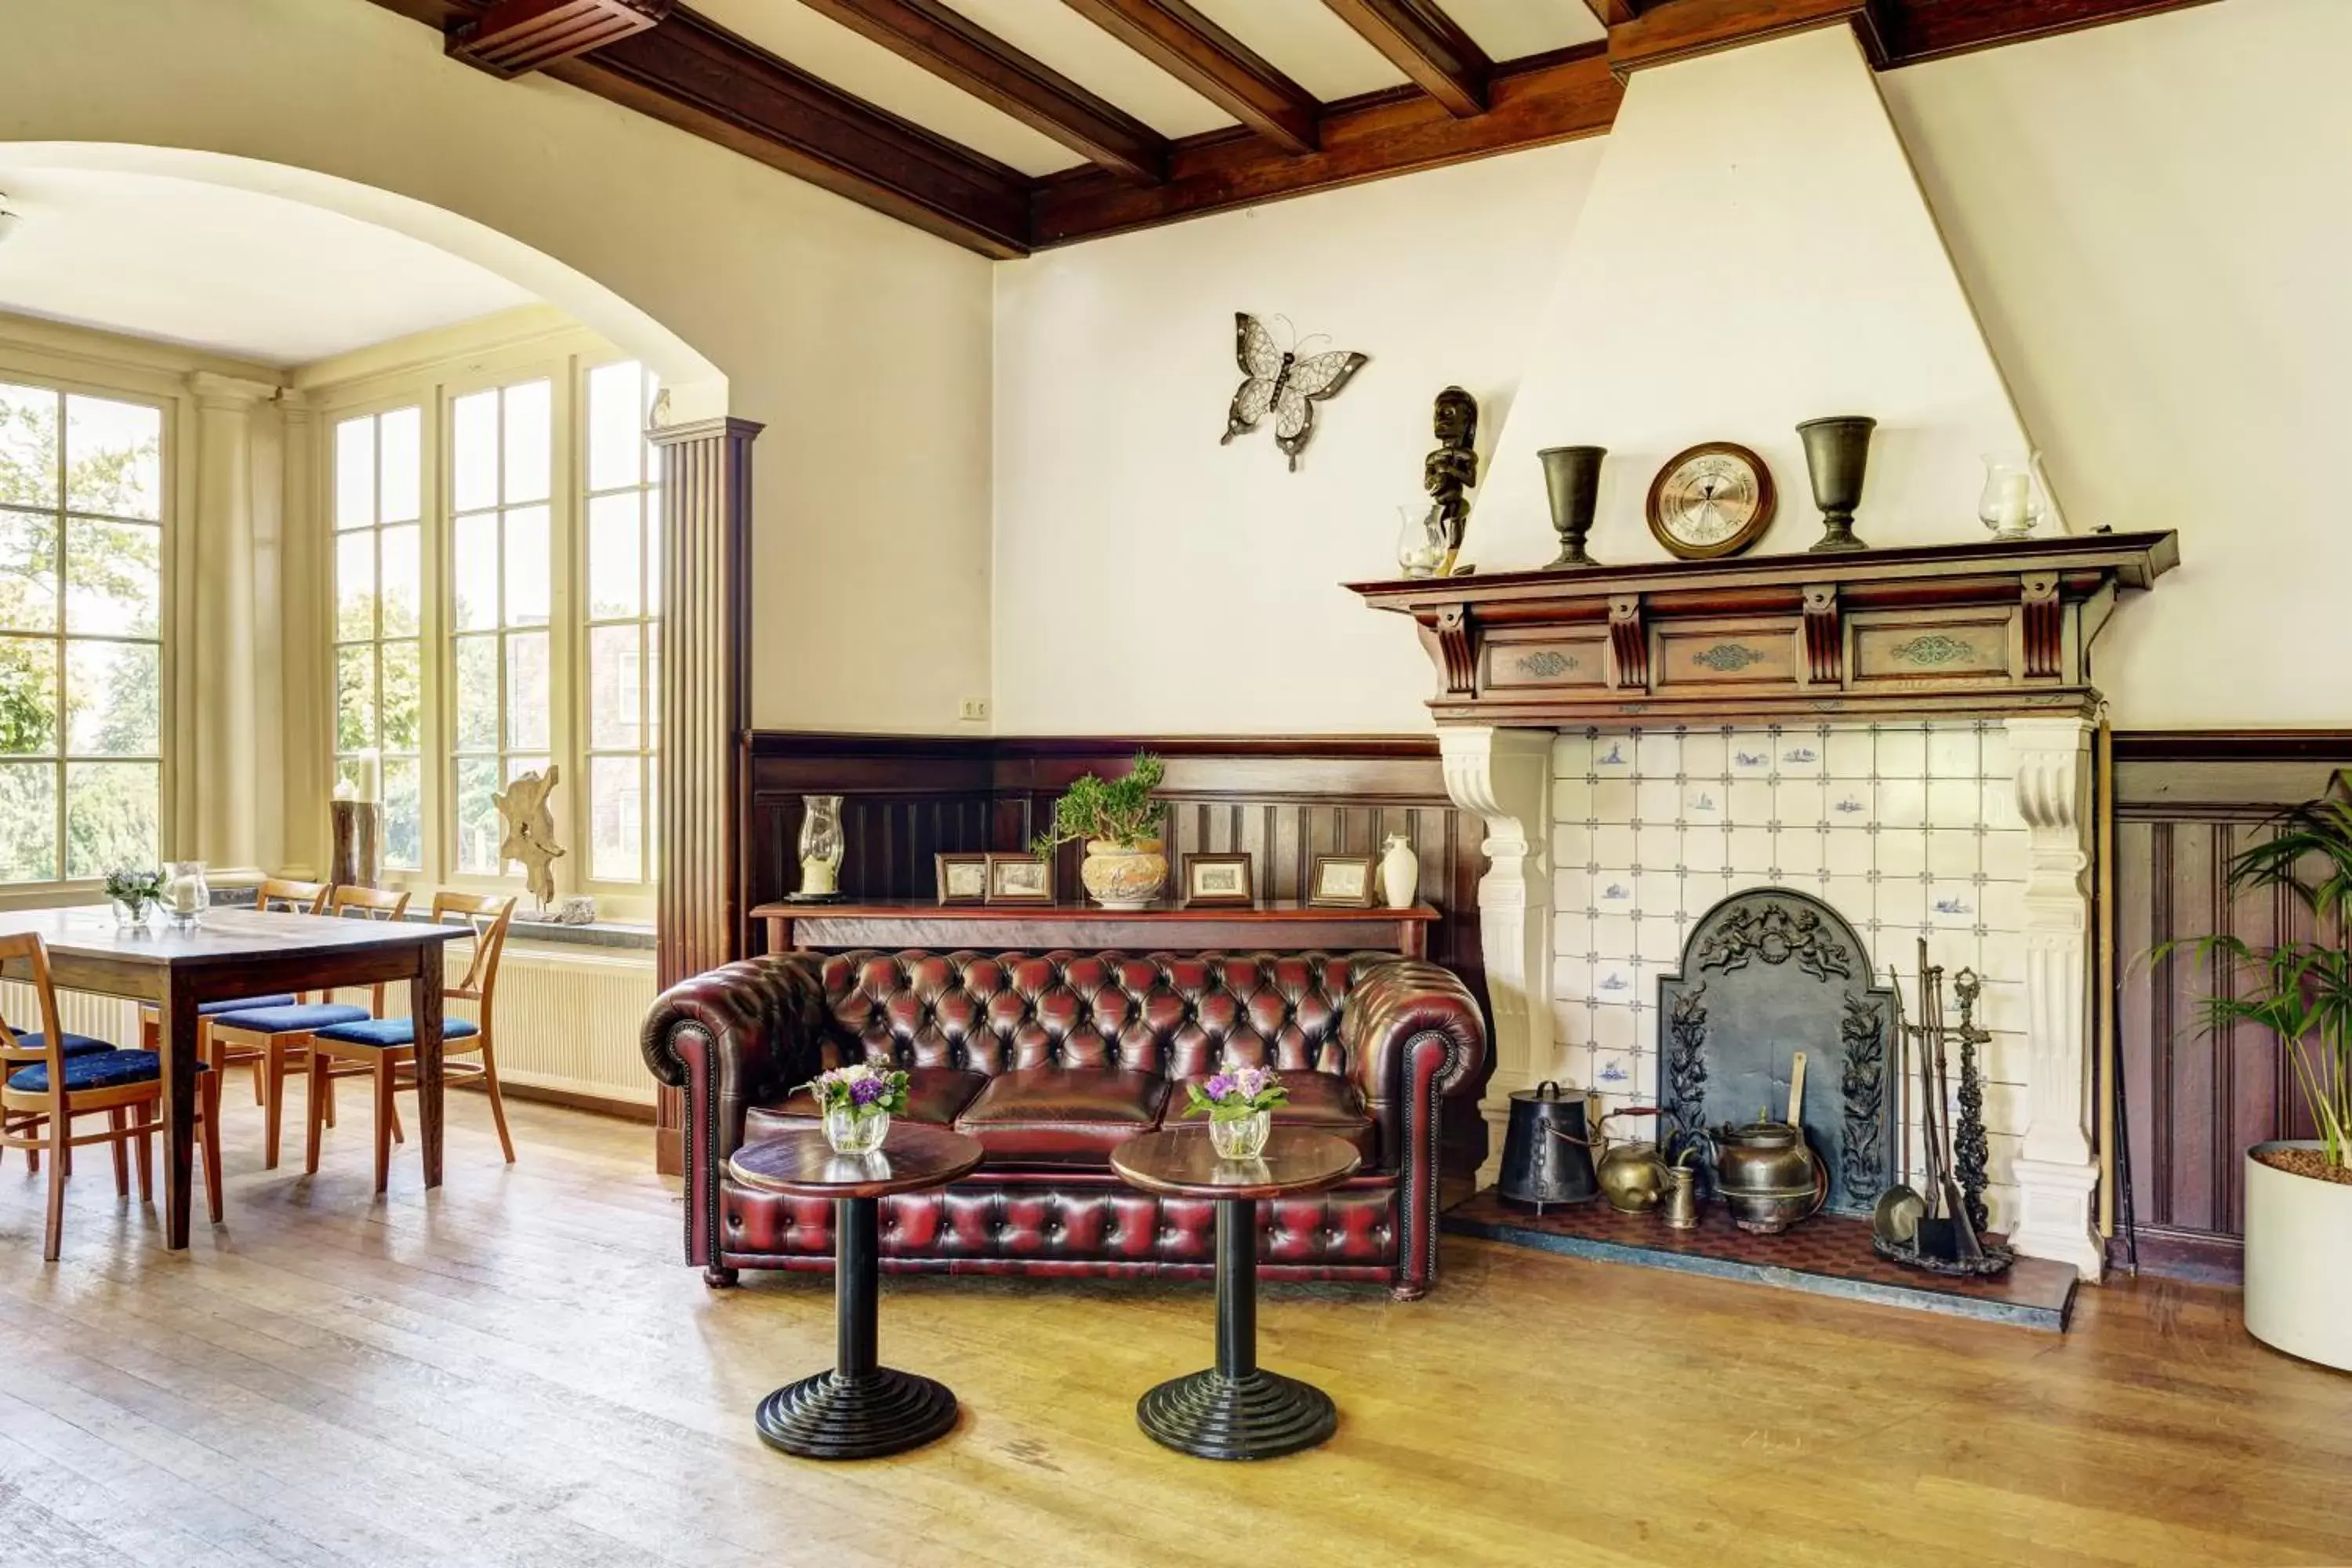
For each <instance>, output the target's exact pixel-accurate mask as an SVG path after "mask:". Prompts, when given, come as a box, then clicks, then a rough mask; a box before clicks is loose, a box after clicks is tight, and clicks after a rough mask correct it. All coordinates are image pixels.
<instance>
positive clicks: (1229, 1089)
mask: <svg viewBox="0 0 2352 1568" xmlns="http://www.w3.org/2000/svg"><path fill="white" fill-rule="evenodd" d="M1184 1092H1185V1094H1186V1095H1187V1096H1188V1097H1189V1098H1190V1099H1191V1100H1192V1105H1191V1107H1190V1108H1189V1112H1188V1113H1189V1114H1191V1115H1193V1116H1206V1117H1207V1118H1208V1119H1209V1142H1212V1143H1213V1144H1215V1145H1216V1149H1217V1152H1218V1153H1219V1154H1222V1155H1223V1156H1224V1157H1225V1158H1227V1159H1229V1160H1254V1159H1255V1158H1257V1156H1258V1154H1259V1152H1260V1151H1262V1150H1264V1149H1265V1140H1266V1137H1267V1134H1268V1133H1270V1132H1271V1131H1273V1128H1274V1108H1275V1107H1276V1106H1277V1105H1280V1104H1281V1103H1282V1102H1283V1101H1285V1100H1288V1099H1289V1098H1290V1091H1289V1090H1288V1089H1285V1088H1283V1087H1282V1079H1280V1077H1278V1076H1277V1075H1276V1073H1275V1070H1274V1069H1273V1068H1259V1067H1239V1068H1225V1069H1223V1071H1220V1072H1217V1073H1213V1074H1212V1075H1211V1076H1210V1078H1209V1079H1208V1080H1207V1081H1206V1082H1204V1083H1187V1084H1186V1085H1185V1086H1184Z"/></svg>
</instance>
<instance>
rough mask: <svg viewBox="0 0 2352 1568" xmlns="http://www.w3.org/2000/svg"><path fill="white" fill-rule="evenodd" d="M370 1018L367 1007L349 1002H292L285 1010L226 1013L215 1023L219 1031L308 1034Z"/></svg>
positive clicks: (271, 1008)
mask: <svg viewBox="0 0 2352 1568" xmlns="http://www.w3.org/2000/svg"><path fill="white" fill-rule="evenodd" d="M366 1016H368V1010H367V1009H366V1008H364V1007H354V1006H352V1005H351V1004H350V1003H348V1002H310V1003H304V1004H300V1005H296V1004H295V1003H293V1002H290V1001H289V1003H287V1004H286V1005H284V1006H282V1007H256V1008H254V1009H253V1010H252V1011H250V1012H246V1013H223V1014H221V1015H220V1016H218V1017H215V1019H214V1020H213V1027H215V1028H216V1029H250V1030H252V1031H253V1032H254V1033H255V1034H257V1035H308V1034H311V1033H313V1032H315V1031H317V1030H320V1029H323V1028H325V1027H326V1026H328V1025H330V1024H351V1023H356V1022H358V1021H359V1020H360V1019H362V1018H364V1017H366Z"/></svg>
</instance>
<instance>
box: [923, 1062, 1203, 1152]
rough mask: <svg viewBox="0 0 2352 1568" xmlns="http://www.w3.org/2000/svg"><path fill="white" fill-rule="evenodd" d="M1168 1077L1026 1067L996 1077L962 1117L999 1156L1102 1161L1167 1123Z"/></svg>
mask: <svg viewBox="0 0 2352 1568" xmlns="http://www.w3.org/2000/svg"><path fill="white" fill-rule="evenodd" d="M1167 1103H1168V1080H1167V1079H1164V1078H1161V1077H1160V1075H1159V1074H1158V1073H1149V1072H1127V1071H1122V1070H1120V1069H1118V1068H1055V1067H1040V1068H1019V1069H1017V1070H1015V1071H1013V1072H1008V1073H1001V1074H999V1075H998V1076H996V1077H995V1078H993V1079H990V1080H989V1084H988V1087H987V1088H986V1089H982V1090H981V1092H980V1098H979V1099H978V1100H973V1101H972V1102H971V1105H969V1106H967V1107H966V1108H965V1109H964V1112H963V1114H962V1115H961V1116H959V1117H957V1118H956V1121H955V1130H956V1131H959V1132H961V1133H963V1134H964V1135H965V1136H967V1137H970V1138H975V1139H977V1140H979V1142H980V1146H981V1147H982V1148H983V1149H985V1150H987V1151H988V1156H989V1158H990V1159H992V1160H999V1161H1005V1162H1009V1163H1023V1164H1033V1165H1103V1164H1108V1163H1109V1162H1110V1152H1111V1151H1112V1150H1113V1149H1116V1148H1118V1146H1119V1145H1120V1144H1121V1143H1124V1142H1127V1141H1128V1140H1129V1139H1130V1138H1134V1137H1138V1136H1139V1135H1141V1134H1142V1133H1146V1132H1150V1131H1152V1130H1153V1129H1154V1128H1156V1127H1158V1126H1159V1125H1160V1111H1161V1110H1162V1109H1163V1108H1164V1107H1165V1106H1166V1105H1167Z"/></svg>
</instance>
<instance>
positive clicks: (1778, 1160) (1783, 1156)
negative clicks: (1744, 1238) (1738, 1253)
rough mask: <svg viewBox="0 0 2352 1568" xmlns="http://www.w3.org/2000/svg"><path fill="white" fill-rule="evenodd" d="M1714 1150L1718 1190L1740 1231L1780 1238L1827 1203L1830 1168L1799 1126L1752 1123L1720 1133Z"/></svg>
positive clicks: (1781, 1123)
mask: <svg viewBox="0 0 2352 1568" xmlns="http://www.w3.org/2000/svg"><path fill="white" fill-rule="evenodd" d="M1715 1147H1716V1157H1715V1173H1716V1189H1717V1191H1718V1192H1720V1193H1721V1194H1723V1201H1724V1203H1725V1205H1727V1206H1728V1207H1729V1208H1730V1210H1731V1219H1732V1223H1733V1224H1735V1225H1737V1226H1739V1228H1740V1229H1742V1230H1748V1231H1754V1232H1756V1233H1758V1234H1759V1235H1761V1236H1778V1235H1780V1232H1782V1231H1784V1230H1786V1229H1788V1228H1789V1227H1790V1226H1792V1225H1795V1224H1797V1223H1798V1222H1799V1221H1801V1220H1806V1219H1811V1217H1812V1216H1813V1215H1815V1214H1816V1213H1818V1212H1819V1211H1820V1209H1821V1206H1822V1204H1823V1203H1824V1202H1826V1201H1827V1200H1828V1197H1829V1168H1828V1167H1827V1166H1825V1165H1823V1164H1822V1162H1821V1159H1820V1156H1818V1155H1816V1154H1815V1153H1814V1152H1813V1149H1812V1145H1811V1144H1810V1143H1808V1142H1805V1132H1804V1129H1803V1128H1801V1127H1798V1126H1794V1125H1792V1124H1791V1123H1789V1122H1786V1121H1752V1122H1750V1123H1748V1125H1747V1126H1745V1127H1723V1128H1718V1129H1717V1131H1716V1134H1715Z"/></svg>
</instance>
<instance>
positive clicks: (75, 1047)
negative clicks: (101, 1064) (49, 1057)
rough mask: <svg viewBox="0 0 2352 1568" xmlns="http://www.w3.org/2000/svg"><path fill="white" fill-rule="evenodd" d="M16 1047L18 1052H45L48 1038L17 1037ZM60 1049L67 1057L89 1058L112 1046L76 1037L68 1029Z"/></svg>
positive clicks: (82, 1036) (109, 1042)
mask: <svg viewBox="0 0 2352 1568" xmlns="http://www.w3.org/2000/svg"><path fill="white" fill-rule="evenodd" d="M16 1046H17V1048H18V1049H20V1050H27V1051H45V1050H47V1049H48V1048H49V1037H48V1036H47V1035H18V1036H17V1037H16ZM61 1048H62V1050H63V1052H64V1054H65V1055H66V1056H68V1057H89V1056H96V1055H97V1054H98V1053H99V1052H100V1051H110V1050H112V1049H113V1048H114V1046H113V1043H112V1042H111V1041H108V1040H98V1039H92V1038H91V1037H89V1036H88V1035H77V1034H75V1033H73V1031H71V1030H70V1029H68V1031H67V1032H66V1037H65V1039H64V1040H63V1042H61Z"/></svg>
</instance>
